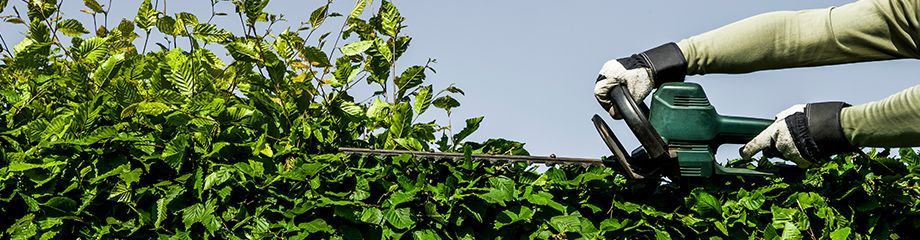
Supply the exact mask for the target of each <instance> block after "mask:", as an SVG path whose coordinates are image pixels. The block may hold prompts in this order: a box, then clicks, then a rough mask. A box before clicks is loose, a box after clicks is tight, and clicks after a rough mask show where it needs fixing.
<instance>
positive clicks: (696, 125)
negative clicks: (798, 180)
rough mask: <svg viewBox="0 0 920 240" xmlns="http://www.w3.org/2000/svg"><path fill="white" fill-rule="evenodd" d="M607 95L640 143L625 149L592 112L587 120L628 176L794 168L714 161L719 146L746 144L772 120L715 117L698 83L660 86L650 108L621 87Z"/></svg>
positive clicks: (765, 172)
mask: <svg viewBox="0 0 920 240" xmlns="http://www.w3.org/2000/svg"><path fill="white" fill-rule="evenodd" d="M608 96H609V97H610V99H612V101H613V103H614V107H616V108H617V110H618V112H619V113H620V115H621V116H622V118H623V120H624V121H625V122H626V124H627V125H628V126H629V129H630V130H631V131H632V133H633V134H634V135H635V136H636V138H637V140H639V142H640V143H641V144H642V146H640V147H638V148H636V149H635V150H633V151H632V152H630V153H627V152H626V150H625V149H624V148H623V145H622V144H621V143H620V141H619V139H617V137H616V135H614V133H613V131H611V130H610V128H609V127H608V126H607V124H606V123H605V122H604V120H603V119H601V117H600V116H598V115H594V117H593V118H592V121H593V122H594V126H595V128H597V131H598V133H600V135H601V138H602V139H603V140H604V143H606V145H607V147H608V148H610V151H612V152H613V154H614V156H613V158H614V159H615V160H616V162H617V163H619V165H620V167H621V168H622V170H623V172H624V175H626V176H627V177H629V178H631V179H645V178H648V177H654V176H660V175H664V176H672V177H678V176H679V177H711V176H713V175H742V176H772V175H775V174H779V173H782V174H786V173H789V174H792V173H795V172H798V171H799V169H798V168H797V167H796V166H794V165H788V164H771V166H770V167H769V168H765V169H764V170H753V169H748V168H730V167H725V166H722V165H720V164H719V163H718V162H716V159H715V154H716V150H717V149H718V148H719V146H720V145H722V144H744V143H747V142H748V141H750V140H751V139H753V138H754V137H755V136H757V134H759V133H760V132H761V131H763V130H764V129H766V128H767V126H769V125H770V124H772V123H773V120H771V119H760V118H750V117H737V116H724V115H719V113H718V112H716V109H715V107H713V106H712V104H710V102H709V98H707V97H706V93H705V92H704V91H703V87H702V86H700V85H699V84H696V83H690V82H672V83H665V84H662V85H661V86H660V87H659V88H658V90H657V91H655V93H654V94H652V98H651V108H649V107H647V106H646V105H645V103H642V102H639V103H638V104H637V103H636V102H635V101H634V100H633V99H632V97H630V96H629V91H628V89H626V87H624V86H616V87H614V88H613V89H612V90H611V91H610V93H609V95H608ZM765 155H766V156H768V157H770V156H777V151H776V150H775V149H768V150H767V151H765Z"/></svg>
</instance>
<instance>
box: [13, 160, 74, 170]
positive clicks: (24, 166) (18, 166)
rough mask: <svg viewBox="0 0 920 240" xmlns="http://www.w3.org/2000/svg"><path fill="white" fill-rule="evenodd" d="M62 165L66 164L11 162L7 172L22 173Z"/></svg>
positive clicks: (58, 162) (57, 162)
mask: <svg viewBox="0 0 920 240" xmlns="http://www.w3.org/2000/svg"><path fill="white" fill-rule="evenodd" d="M64 164H67V162H63V161H54V162H47V163H43V164H32V163H25V162H12V163H10V165H9V171H10V172H22V171H28V170H32V169H36V168H41V169H45V168H51V167H54V166H58V165H64Z"/></svg>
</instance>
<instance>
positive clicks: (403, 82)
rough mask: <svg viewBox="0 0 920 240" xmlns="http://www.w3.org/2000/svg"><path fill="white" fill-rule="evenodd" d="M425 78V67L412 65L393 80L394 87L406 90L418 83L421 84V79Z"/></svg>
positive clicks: (401, 90)
mask: <svg viewBox="0 0 920 240" xmlns="http://www.w3.org/2000/svg"><path fill="white" fill-rule="evenodd" d="M424 80H425V67H424V66H412V67H409V68H407V69H406V71H403V73H402V74H400V75H399V77H397V78H396V79H395V80H394V81H395V83H396V88H397V89H398V90H399V91H400V92H405V91H406V90H408V89H410V88H413V87H416V86H418V85H419V84H422V81H424Z"/></svg>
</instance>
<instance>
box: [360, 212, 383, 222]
mask: <svg viewBox="0 0 920 240" xmlns="http://www.w3.org/2000/svg"><path fill="white" fill-rule="evenodd" d="M361 221H362V222H366V223H370V224H374V225H379V224H380V223H382V222H383V212H382V211H380V209H377V208H365V209H364V210H363V211H362V212H361Z"/></svg>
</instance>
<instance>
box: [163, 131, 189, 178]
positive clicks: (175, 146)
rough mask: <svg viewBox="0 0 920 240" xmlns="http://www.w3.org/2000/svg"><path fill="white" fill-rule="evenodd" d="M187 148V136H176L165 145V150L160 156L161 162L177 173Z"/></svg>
mask: <svg viewBox="0 0 920 240" xmlns="http://www.w3.org/2000/svg"><path fill="white" fill-rule="evenodd" d="M188 146H189V137H188V136H187V135H179V136H176V137H175V138H173V139H172V140H170V141H169V143H167V144H166V148H165V149H164V150H163V154H162V158H163V161H164V162H166V164H167V165H168V166H170V167H171V168H172V169H175V170H176V171H179V170H180V169H181V167H182V163H183V162H184V161H185V153H186V149H187V148H188Z"/></svg>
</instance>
